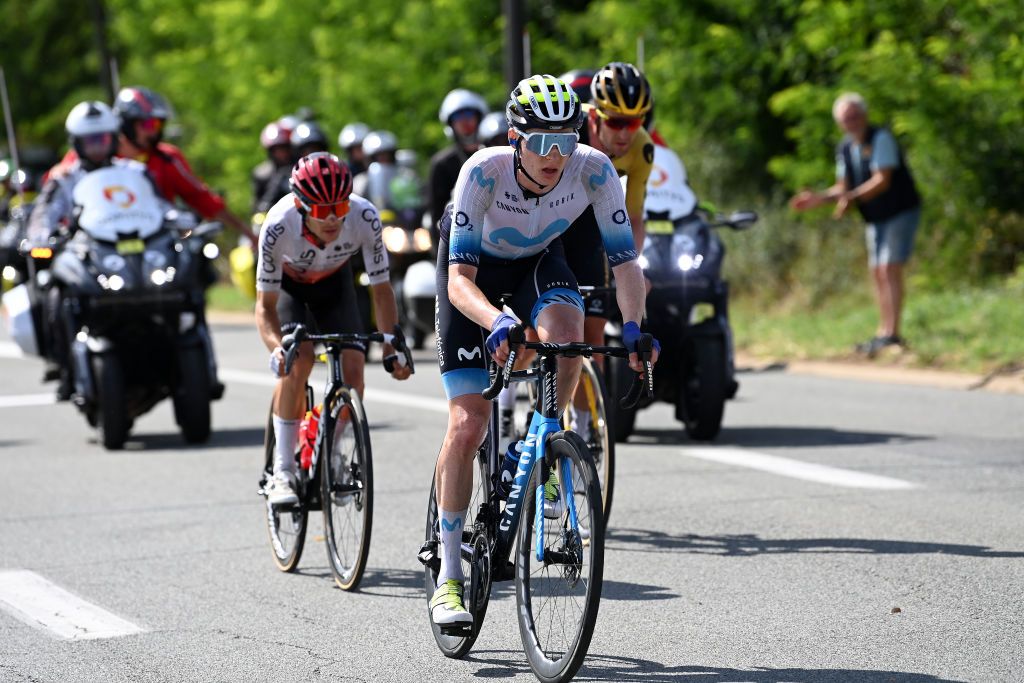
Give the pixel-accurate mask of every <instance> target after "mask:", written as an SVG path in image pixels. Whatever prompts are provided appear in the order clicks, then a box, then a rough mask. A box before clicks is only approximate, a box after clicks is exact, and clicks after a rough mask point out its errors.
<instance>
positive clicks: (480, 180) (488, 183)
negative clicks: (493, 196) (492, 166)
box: [469, 166, 494, 193]
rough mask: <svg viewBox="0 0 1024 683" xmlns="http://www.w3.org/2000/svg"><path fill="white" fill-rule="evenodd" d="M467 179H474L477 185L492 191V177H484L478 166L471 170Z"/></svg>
mask: <svg viewBox="0 0 1024 683" xmlns="http://www.w3.org/2000/svg"><path fill="white" fill-rule="evenodd" d="M469 179H470V180H475V181H476V184H477V185H479V186H480V187H482V188H484V189H485V190H487V191H488V192H491V193H493V192H494V178H485V177H484V172H483V171H481V170H480V167H479V166H477V167H476V168H474V169H473V171H472V172H471V173H470V174H469Z"/></svg>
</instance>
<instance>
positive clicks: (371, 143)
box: [363, 130, 398, 159]
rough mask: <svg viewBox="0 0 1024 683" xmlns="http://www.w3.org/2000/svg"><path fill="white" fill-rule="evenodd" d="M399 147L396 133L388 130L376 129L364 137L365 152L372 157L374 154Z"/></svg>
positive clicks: (367, 156)
mask: <svg viewBox="0 0 1024 683" xmlns="http://www.w3.org/2000/svg"><path fill="white" fill-rule="evenodd" d="M397 149H398V139H397V138H396V137H395V134H394V133H392V132H390V131H386V130H375V131H373V132H372V133H370V134H369V135H367V136H366V137H365V138H364V139H363V154H365V155H366V158H367V159H372V158H373V155H374V154H380V153H381V152H394V151H395V150H397Z"/></svg>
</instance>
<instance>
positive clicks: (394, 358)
mask: <svg viewBox="0 0 1024 683" xmlns="http://www.w3.org/2000/svg"><path fill="white" fill-rule="evenodd" d="M307 341H308V342H323V343H327V344H332V343H333V344H345V343H361V344H367V345H369V343H370V342H380V343H382V344H391V346H393V347H394V349H395V351H396V352H397V353H395V354H392V355H390V356H385V357H384V358H383V359H381V362H382V364H383V365H384V369H385V370H386V371H387V372H388V373H389V374H390V373H391V372H392V371H393V370H394V369H395V363H396V362H400V363H401V364H402V365H407V366H409V371H410V373H415V372H416V366H415V365H414V364H413V360H412V351H410V350H409V345H408V344H406V343H405V334H404V333H403V332H402V328H401V327H399V326H398V325H395V330H394V333H393V334H388V333H387V332H369V333H366V334H363V333H344V334H310V333H309V332H308V331H307V330H306V328H305V326H303V325H297V326H296V327H295V329H294V330H293V331H292V332H290V333H289V334H286V335H285V336H284V337H282V338H281V348H282V349H284V374H286V375H287V374H288V373H290V372H291V371H292V365H293V364H294V363H295V356H296V354H297V353H298V352H299V344H300V343H301V342H307ZM399 353H400V354H402V357H400V356H399V355H398V354H399Z"/></svg>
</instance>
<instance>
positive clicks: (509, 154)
mask: <svg viewBox="0 0 1024 683" xmlns="http://www.w3.org/2000/svg"><path fill="white" fill-rule="evenodd" d="M591 205H593V207H594V214H595V216H596V217H597V225H598V228H599V229H600V231H601V238H602V240H603V241H604V247H605V251H606V253H607V254H608V262H609V263H610V264H611V265H612V266H617V265H619V264H621V263H626V262H628V261H631V260H633V259H635V258H636V257H637V253H636V249H635V247H634V245H633V232H632V227H631V226H630V223H629V217H628V216H627V215H626V205H625V202H624V201H623V196H622V188H621V186H620V185H619V178H618V174H617V173H616V172H615V169H614V168H613V167H612V162H611V161H610V160H609V159H608V157H607V156H606V155H605V154H603V153H602V152H599V151H597V150H596V149H594V148H593V147H589V146H587V145H578V146H577V147H576V150H575V151H574V152H573V153H572V156H570V157H569V160H568V161H567V162H566V164H565V168H564V170H563V172H562V177H561V178H560V179H559V181H558V183H557V184H556V185H555V186H554V187H553V188H552V189H551V190H550V191H549V192H547V193H546V194H544V195H543V196H541V197H536V196H533V195H531V196H530V198H527V197H526V195H525V194H524V192H523V189H522V188H521V187H519V183H517V182H516V176H515V167H514V162H513V149H512V148H511V147H488V148H486V149H482V150H480V151H479V152H477V153H476V154H474V155H473V156H472V157H470V158H469V160H468V161H466V163H465V164H463V166H462V171H461V172H460V173H459V180H458V182H456V184H455V194H454V206H453V208H452V211H453V214H452V224H451V225H452V227H451V236H450V238H449V244H450V247H449V251H448V262H449V263H466V264H470V265H474V266H475V265H479V263H480V256H481V254H484V255H486V256H491V257H494V258H499V259H506V260H515V259H521V258H525V257H527V256H533V255H534V254H537V253H540V252H541V251H543V250H544V248H545V247H547V246H548V245H549V244H551V242H553V241H554V240H555V238H557V237H558V236H559V235H561V234H562V233H563V232H565V231H566V229H568V227H569V226H570V225H572V222H573V221H574V220H576V219H577V218H578V217H579V216H580V214H582V213H583V211H584V210H585V209H586V208H587V207H588V206H591Z"/></svg>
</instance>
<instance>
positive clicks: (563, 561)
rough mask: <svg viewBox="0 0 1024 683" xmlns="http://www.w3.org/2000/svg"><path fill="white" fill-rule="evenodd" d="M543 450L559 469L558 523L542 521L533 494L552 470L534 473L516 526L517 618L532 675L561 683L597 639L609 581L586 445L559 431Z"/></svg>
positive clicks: (595, 485) (600, 515)
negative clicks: (596, 628) (594, 637)
mask: <svg viewBox="0 0 1024 683" xmlns="http://www.w3.org/2000/svg"><path fill="white" fill-rule="evenodd" d="M546 448H547V452H548V454H549V455H550V456H552V460H553V462H555V463H557V466H558V468H559V481H560V482H561V483H560V486H559V492H558V493H559V498H560V500H561V504H560V505H559V507H560V508H562V509H561V512H560V514H559V516H558V517H557V518H555V519H550V518H548V517H547V516H546V515H545V513H544V511H540V512H541V514H539V515H538V514H537V513H538V505H537V498H536V493H535V492H536V490H537V487H538V485H541V484H543V483H544V482H545V481H546V480H545V479H544V478H543V477H544V476H545V472H544V470H545V469H547V468H545V467H543V466H541V465H538V466H536V467H535V468H534V470H533V475H532V476H531V478H530V487H529V488H528V490H527V491H528V495H527V497H526V498H527V500H526V505H525V507H524V509H523V517H522V518H521V520H520V522H519V532H518V544H517V547H516V576H515V579H516V581H515V583H516V603H517V605H518V608H519V609H518V610H517V611H516V612H517V616H518V619H519V634H520V636H522V640H523V647H524V649H525V651H526V658H527V660H528V661H529V662H530V668H531V669H533V672H534V674H536V676H537V678H539V679H540V680H541V681H543V682H544V683H561V682H562V681H568V680H570V679H572V677H573V676H574V675H575V674H576V671H577V670H578V669H579V668H580V665H581V664H583V658H584V657H585V656H586V654H587V649H588V648H589V647H590V639H591V637H592V635H593V633H594V623H595V622H596V621H597V611H598V607H599V605H600V601H601V583H602V577H603V574H604V517H603V513H602V507H601V489H600V486H599V484H598V480H597V471H596V470H595V468H594V463H593V460H592V459H591V458H590V454H589V453H588V452H587V447H586V444H584V443H583V440H582V439H580V438H579V436H577V435H576V434H575V433H573V432H557V433H555V434H553V435H552V436H550V437H549V438H548V442H547V444H546ZM566 473H569V476H570V477H571V480H572V482H573V484H572V485H573V489H574V491H573V495H572V497H571V500H573V501H574V502H575V510H576V517H577V522H576V524H573V522H572V520H571V518H570V514H569V507H568V505H567V501H568V500H569V499H570V498H569V495H568V492H567V488H568V487H567V486H566V485H565V484H566V477H565V474H566ZM542 530H543V544H541V543H540V540H539V536H540V534H541V532H542ZM538 546H542V548H541V552H542V559H541V560H538V559H537V556H538Z"/></svg>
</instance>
